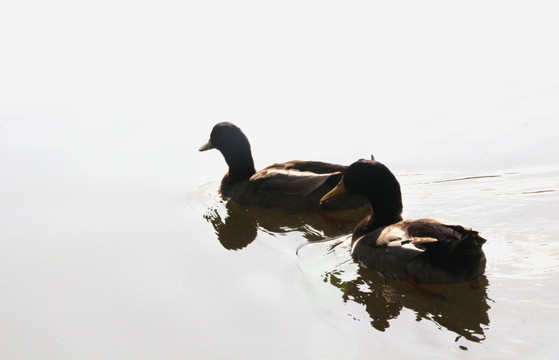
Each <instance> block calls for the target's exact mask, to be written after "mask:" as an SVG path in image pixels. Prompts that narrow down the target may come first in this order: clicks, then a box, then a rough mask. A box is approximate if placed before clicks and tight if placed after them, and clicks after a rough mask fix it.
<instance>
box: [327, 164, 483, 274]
mask: <svg viewBox="0 0 559 360" xmlns="http://www.w3.org/2000/svg"><path fill="white" fill-rule="evenodd" d="M345 192H348V193H354V194H355V193H358V194H362V195H364V196H366V197H367V198H369V200H370V201H371V205H372V207H373V213H372V214H371V215H369V216H367V217H366V218H365V219H363V220H362V221H361V222H360V223H359V224H358V225H357V226H356V228H355V229H354V231H353V236H352V245H351V256H352V258H353V259H354V260H355V261H357V262H359V263H360V264H361V265H363V266H365V267H367V268H369V269H372V270H376V271H377V272H379V273H380V274H381V275H383V276H385V277H388V278H391V279H397V280H406V279H410V277H411V278H413V280H415V281H416V282H418V283H432V284H449V283H458V282H464V281H471V280H475V279H477V278H479V277H480V276H481V275H483V273H484V271H485V266H486V258H485V254H484V252H483V250H482V245H483V244H484V243H485V242H486V240H485V239H484V238H482V237H481V236H479V233H478V232H477V231H474V230H472V229H468V228H465V227H463V226H461V225H454V224H447V223H443V222H440V221H438V220H434V219H417V220H403V219H402V216H401V213H402V201H401V193H400V186H399V184H398V182H397V180H396V178H395V177H394V175H393V174H392V173H391V172H390V170H388V168H386V167H385V166H384V165H382V164H380V163H378V162H376V161H367V160H360V161H358V162H357V163H354V164H352V165H350V166H349V168H348V169H347V170H346V173H345V175H344V177H343V179H342V180H341V181H340V184H339V185H338V186H337V187H336V188H335V189H334V190H332V191H331V192H330V193H329V194H327V195H326V196H325V197H324V198H323V200H322V201H326V202H327V201H328V199H329V198H332V196H334V197H335V196H341V195H342V194H343V193H345Z"/></svg>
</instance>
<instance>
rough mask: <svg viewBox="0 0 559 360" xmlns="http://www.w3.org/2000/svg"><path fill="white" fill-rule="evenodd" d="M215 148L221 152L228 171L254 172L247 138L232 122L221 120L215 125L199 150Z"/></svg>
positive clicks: (233, 172) (236, 172)
mask: <svg viewBox="0 0 559 360" xmlns="http://www.w3.org/2000/svg"><path fill="white" fill-rule="evenodd" d="M210 149H217V150H219V151H220V152H221V154H222V155H223V157H224V158H225V161H226V162H227V165H229V173H232V174H246V175H248V176H250V175H252V174H254V172H255V170H254V161H253V160H252V152H251V149H250V143H249V142H248V138H247V137H246V135H245V134H244V133H243V132H242V130H241V129H240V128H239V127H238V126H236V125H235V124H233V123H230V122H221V123H219V124H217V125H215V126H214V127H213V129H212V132H211V134H210V140H208V142H206V143H205V144H204V145H202V146H201V147H200V149H199V151H206V150H210Z"/></svg>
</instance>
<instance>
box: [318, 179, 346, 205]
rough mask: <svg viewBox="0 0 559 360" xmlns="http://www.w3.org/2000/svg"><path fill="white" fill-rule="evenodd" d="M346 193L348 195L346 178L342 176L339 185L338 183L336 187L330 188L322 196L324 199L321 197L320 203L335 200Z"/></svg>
mask: <svg viewBox="0 0 559 360" xmlns="http://www.w3.org/2000/svg"><path fill="white" fill-rule="evenodd" d="M345 195H347V191H346V189H345V185H344V178H343V177H342V179H341V180H340V182H339V183H338V185H336V187H335V188H333V189H332V190H330V191H329V192H328V193H327V194H326V195H324V196H323V197H322V199H320V203H321V204H324V203H327V202H329V201H332V200H335V199H337V198H340V197H342V196H345Z"/></svg>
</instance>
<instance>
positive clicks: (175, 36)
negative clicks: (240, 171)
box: [0, 1, 559, 180]
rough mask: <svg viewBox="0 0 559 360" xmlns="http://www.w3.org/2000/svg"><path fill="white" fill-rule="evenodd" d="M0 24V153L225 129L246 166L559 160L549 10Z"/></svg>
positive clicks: (73, 13) (195, 13) (37, 13)
mask: <svg viewBox="0 0 559 360" xmlns="http://www.w3.org/2000/svg"><path fill="white" fill-rule="evenodd" d="M1 10H2V11H0V34H1V35H0V47H1V49H2V56H1V57H0V79H1V81H0V121H1V122H2V124H1V125H2V126H1V128H0V129H1V130H0V131H2V132H1V136H2V139H3V140H2V141H3V142H6V141H18V142H23V143H24V144H23V145H22V146H25V147H39V148H43V147H57V146H58V147H64V148H68V149H69V150H72V149H76V148H80V149H82V148H83V145H84V144H85V145H86V147H85V148H87V149H86V150H85V152H84V153H82V154H81V155H80V156H85V157H86V158H82V160H85V161H86V162H87V161H90V162H95V161H98V160H99V159H100V158H102V157H108V158H113V157H115V156H117V157H118V153H119V152H122V151H125V149H123V148H126V145H127V144H129V145H130V146H132V147H134V146H135V145H137V144H142V146H143V147H145V148H147V149H149V148H150V147H155V148H157V147H160V146H162V144H164V143H169V144H173V146H174V144H176V143H178V142H182V143H184V151H185V153H186V152H187V151H190V150H192V149H196V148H197V147H198V145H199V144H201V143H203V142H204V141H205V140H206V139H207V137H208V135H209V131H210V129H211V127H212V126H213V124H215V123H216V122H219V121H224V120H228V121H233V122H235V123H237V124H238V125H240V126H241V127H242V128H243V129H244V130H245V132H246V133H247V134H248V135H249V138H250V140H251V142H252V144H253V148H254V150H255V158H256V162H257V167H262V166H265V165H267V164H268V163H269V162H272V161H285V160H289V159H293V158H303V159H316V160H325V161H337V162H344V163H345V162H351V161H353V160H355V159H357V158H359V157H367V156H368V154H370V153H371V152H373V153H375V155H376V156H377V158H379V159H381V160H384V161H387V162H397V164H398V166H400V167H404V168H407V167H413V165H414V164H417V165H418V166H417V167H418V168H421V167H425V166H427V167H429V168H448V167H460V166H468V167H474V168H476V167H478V166H482V167H489V168H495V167H499V168H503V167H505V168H506V167H509V166H524V165H531V164H533V163H536V164H539V163H542V162H546V161H553V162H557V160H558V159H559V145H558V142H557V141H555V137H556V136H555V135H556V134H557V133H558V130H559V115H558V108H559V105H558V100H559V67H558V66H557V64H558V63H559V50H558V48H557V46H556V44H557V43H558V41H557V40H558V39H557V38H558V36H559V35H558V34H559V24H558V22H557V21H556V15H557V10H558V9H557V6H556V5H555V3H554V2H530V3H528V2H517V1H497V2H495V1H480V2H475V1H474V2H467V3H455V2H447V1H435V2H433V1H428V2H413V1H410V2H407V1H404V2H401V1H400V2H394V3H390V4H388V3H385V2H370V1H352V2H349V3H347V2H339V1H282V2H261V1H240V2H227V1H204V2H194V1H188V2H183V1H177V2H173V1H160V2H132V1H108V2H103V1H100V2H94V3H89V4H85V3H82V2H78V3H76V2H73V1H51V2H47V3H45V2H41V1H36V2H33V1H10V2H8V3H4V4H3V5H2V9H1ZM16 138H17V140H14V139H16ZM6 139H8V140H6ZM154 150H155V149H154ZM148 152H149V151H148ZM266 154H267V155H268V156H267V155H266ZM139 155H140V154H139ZM204 160H207V157H206V158H205V159H204ZM194 161H196V160H194ZM461 164H462V165H461ZM181 165H182V164H176V166H181ZM191 166H192V167H194V166H199V163H193V164H192V165H191ZM215 170H216V172H215V173H210V175H211V176H210V177H208V178H207V179H206V180H210V179H213V178H214V177H215V176H216V175H217V174H220V173H222V171H223V169H221V168H220V169H215Z"/></svg>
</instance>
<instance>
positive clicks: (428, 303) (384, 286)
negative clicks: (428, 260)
mask: <svg viewBox="0 0 559 360" xmlns="http://www.w3.org/2000/svg"><path fill="white" fill-rule="evenodd" d="M323 278H324V282H327V283H330V284H332V285H333V286H335V287H337V288H338V289H340V290H341V291H342V298H343V301H344V302H346V303H347V302H348V301H352V302H355V303H358V304H361V305H363V306H364V307H365V310H366V311H367V313H368V315H369V317H370V319H371V325H372V327H373V328H375V329H376V330H378V331H383V332H384V331H386V330H387V329H388V328H389V327H390V321H391V320H395V319H396V318H397V317H398V316H399V315H400V313H401V311H402V309H405V308H407V309H409V310H412V311H413V312H414V313H415V315H416V321H418V322H419V321H421V320H428V321H432V322H434V323H435V324H437V326H438V327H439V328H441V329H442V328H446V329H447V330H449V331H452V332H454V333H456V334H457V335H458V336H457V337H456V340H455V341H458V340H460V338H465V339H466V340H469V341H472V342H482V341H483V340H485V330H486V329H487V328H488V327H489V315H488V310H489V309H490V306H489V305H488V303H487V301H488V297H487V286H488V281H487V278H486V277H485V275H483V276H481V277H480V278H479V279H478V280H477V281H476V283H475V285H472V284H471V283H469V282H466V283H459V284H451V285H428V286H426V287H428V288H429V289H430V290H432V291H434V292H436V293H438V294H441V295H443V296H444V300H441V299H440V298H430V297H429V296H428V295H426V294H425V293H422V292H420V291H419V290H418V289H417V288H415V287H413V286H412V285H410V284H409V283H408V282H404V281H394V280H390V279H387V278H385V277H383V276H381V275H379V274H378V273H377V272H375V271H373V270H369V269H366V268H364V267H357V273H356V278H355V279H353V280H344V278H346V275H345V274H344V270H340V269H338V270H334V271H330V272H326V273H325V274H324V275H323ZM461 348H462V349H464V347H462V346H461Z"/></svg>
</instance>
